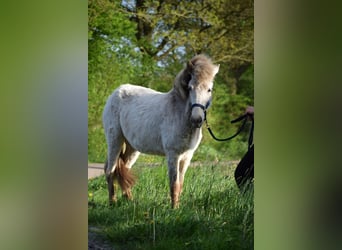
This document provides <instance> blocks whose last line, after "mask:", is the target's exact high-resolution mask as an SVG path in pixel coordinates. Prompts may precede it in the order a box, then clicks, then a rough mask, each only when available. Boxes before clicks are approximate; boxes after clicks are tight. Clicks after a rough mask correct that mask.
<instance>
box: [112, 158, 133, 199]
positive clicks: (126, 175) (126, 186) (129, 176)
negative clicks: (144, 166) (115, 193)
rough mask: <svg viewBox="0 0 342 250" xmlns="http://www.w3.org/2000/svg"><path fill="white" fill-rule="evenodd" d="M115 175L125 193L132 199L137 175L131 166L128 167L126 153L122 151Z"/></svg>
mask: <svg viewBox="0 0 342 250" xmlns="http://www.w3.org/2000/svg"><path fill="white" fill-rule="evenodd" d="M114 177H115V178H116V179H117V180H118V183H119V185H120V187H121V190H122V192H123V195H124V196H126V197H127V198H128V199H132V193H131V187H133V185H134V184H135V180H136V177H135V176H134V175H133V173H132V171H131V169H130V168H127V167H126V163H125V159H124V155H123V153H122V152H121V153H120V156H119V158H118V161H117V165H116V168H115V170H114Z"/></svg>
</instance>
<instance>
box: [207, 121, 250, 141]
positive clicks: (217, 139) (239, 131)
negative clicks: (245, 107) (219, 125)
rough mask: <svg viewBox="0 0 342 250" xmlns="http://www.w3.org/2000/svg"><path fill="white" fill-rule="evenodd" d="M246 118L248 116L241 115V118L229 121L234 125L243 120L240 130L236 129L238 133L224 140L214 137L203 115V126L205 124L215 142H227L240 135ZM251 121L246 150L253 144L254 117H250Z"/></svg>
mask: <svg viewBox="0 0 342 250" xmlns="http://www.w3.org/2000/svg"><path fill="white" fill-rule="evenodd" d="M248 116H249V115H248V114H244V115H242V116H240V117H238V118H236V119H235V120H233V121H231V123H235V122H239V121H241V120H243V123H242V125H241V126H240V128H239V129H238V131H237V132H236V133H235V134H234V135H232V136H230V137H228V138H224V139H220V138H217V137H216V136H215V135H214V133H213V131H212V130H211V128H210V126H209V124H208V120H207V116H206V114H205V124H206V126H207V129H208V131H209V133H210V135H211V136H212V137H213V138H214V139H215V140H216V141H228V140H231V139H233V138H234V137H236V136H237V135H238V134H240V133H241V131H242V130H243V129H244V127H245V125H246V123H247V120H248ZM251 119H252V126H251V130H250V132H249V139H248V148H250V147H251V146H252V144H253V130H254V117H253V116H251Z"/></svg>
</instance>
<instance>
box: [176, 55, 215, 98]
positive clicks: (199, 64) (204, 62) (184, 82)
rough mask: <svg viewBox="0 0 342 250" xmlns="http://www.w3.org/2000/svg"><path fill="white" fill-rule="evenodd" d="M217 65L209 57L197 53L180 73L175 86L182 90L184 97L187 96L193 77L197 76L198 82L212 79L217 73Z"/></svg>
mask: <svg viewBox="0 0 342 250" xmlns="http://www.w3.org/2000/svg"><path fill="white" fill-rule="evenodd" d="M215 67H216V66H215V65H214V64H213V63H212V61H211V59H210V58H209V57H207V56H205V55H197V56H195V57H193V58H192V59H191V60H190V61H188V63H187V64H186V66H185V68H184V69H183V70H182V71H181V72H180V73H179V74H178V76H177V77H176V79H175V84H174V86H175V87H176V88H177V89H179V90H180V92H181V95H182V96H183V97H187V96H188V93H189V90H188V85H189V81H190V80H191V78H192V77H195V78H196V80H197V82H198V83H207V82H209V81H212V79H213V77H214V75H215Z"/></svg>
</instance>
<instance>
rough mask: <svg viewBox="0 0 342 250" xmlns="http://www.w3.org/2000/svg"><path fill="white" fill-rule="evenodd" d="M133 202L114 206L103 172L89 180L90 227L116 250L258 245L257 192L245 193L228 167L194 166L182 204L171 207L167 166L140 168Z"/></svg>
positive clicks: (225, 247)
mask: <svg viewBox="0 0 342 250" xmlns="http://www.w3.org/2000/svg"><path fill="white" fill-rule="evenodd" d="M134 169H135V172H136V175H137V176H138V182H137V184H136V185H135V186H134V188H133V196H134V200H133V201H127V200H125V199H124V198H123V197H121V192H119V193H118V202H117V203H116V204H115V205H114V206H112V207H110V206H109V205H108V200H107V197H108V194H107V184H106V181H105V178H104V177H103V176H101V177H99V178H96V179H94V180H91V181H89V182H88V194H89V195H88V197H89V201H88V221H89V225H92V226H96V227H98V228H100V229H101V230H102V232H103V234H104V235H106V237H108V239H110V241H111V242H113V246H114V247H115V249H151V248H153V249H253V237H254V233H253V230H254V225H253V216H254V211H253V209H254V204H253V190H248V191H247V192H246V193H245V194H244V195H242V194H241V193H240V192H239V190H238V188H237V186H236V184H235V181H234V178H233V168H232V167H228V166H201V167H193V168H189V170H188V172H187V174H186V178H185V183H184V188H183V193H182V196H181V206H180V208H179V209H176V210H173V209H171V206H170V198H169V185H168V177H167V168H166V166H165V165H164V166H162V167H158V168H150V167H139V166H135V167H134Z"/></svg>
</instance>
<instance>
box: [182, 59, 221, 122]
mask: <svg viewBox="0 0 342 250" xmlns="http://www.w3.org/2000/svg"><path fill="white" fill-rule="evenodd" d="M219 67H220V65H214V64H212V62H211V60H210V59H209V58H207V57H206V56H203V55H198V56H195V57H194V58H192V59H191V60H190V61H189V62H188V64H187V67H186V69H185V72H187V77H188V79H187V81H183V84H184V85H186V86H183V88H186V93H187V96H188V98H189V101H190V105H191V117H190V120H191V124H192V126H193V127H195V128H200V127H201V126H202V124H203V122H204V120H205V118H206V110H207V108H208V107H209V105H210V103H211V98H212V96H211V95H212V90H213V86H214V83H213V82H214V77H215V75H216V74H217V72H218V71H219ZM186 82H187V84H186Z"/></svg>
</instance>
